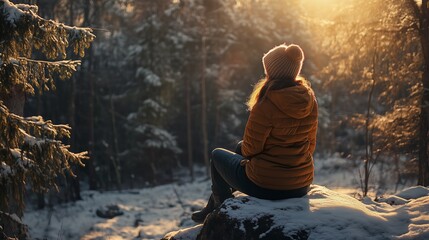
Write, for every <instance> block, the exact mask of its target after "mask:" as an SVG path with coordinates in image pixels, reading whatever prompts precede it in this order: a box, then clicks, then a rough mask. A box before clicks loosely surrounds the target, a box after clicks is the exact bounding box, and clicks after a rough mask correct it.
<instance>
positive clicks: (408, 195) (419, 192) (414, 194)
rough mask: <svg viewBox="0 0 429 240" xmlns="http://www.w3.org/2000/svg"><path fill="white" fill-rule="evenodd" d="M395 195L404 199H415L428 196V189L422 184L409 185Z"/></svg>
mask: <svg viewBox="0 0 429 240" xmlns="http://www.w3.org/2000/svg"><path fill="white" fill-rule="evenodd" d="M395 195H396V196H398V197H401V198H405V199H415V198H420V197H424V196H429V189H428V188H425V187H422V186H415V187H409V188H406V189H404V190H402V191H401V192H399V193H397V194H395Z"/></svg>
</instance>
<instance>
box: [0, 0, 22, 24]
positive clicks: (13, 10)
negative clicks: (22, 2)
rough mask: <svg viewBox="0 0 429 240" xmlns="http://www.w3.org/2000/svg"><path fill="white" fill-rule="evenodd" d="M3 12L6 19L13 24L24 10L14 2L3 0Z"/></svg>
mask: <svg viewBox="0 0 429 240" xmlns="http://www.w3.org/2000/svg"><path fill="white" fill-rule="evenodd" d="M2 2H3V4H4V5H3V14H5V15H6V16H7V17H6V21H8V22H9V23H10V24H12V25H15V23H16V22H17V21H18V20H19V19H20V18H21V16H22V15H23V14H24V11H23V10H21V9H19V8H17V7H16V5H15V4H13V3H11V2H10V1H9V0H3V1H2Z"/></svg>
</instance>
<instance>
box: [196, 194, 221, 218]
mask: <svg viewBox="0 0 429 240" xmlns="http://www.w3.org/2000/svg"><path fill="white" fill-rule="evenodd" d="M219 205H220V204H219ZM219 205H218V207H219ZM215 208H216V207H215V200H214V197H213V194H212V195H210V198H209V201H208V202H207V205H206V207H205V208H203V209H201V210H200V211H197V212H194V213H192V215H191V219H192V220H194V222H197V223H202V222H204V220H205V219H206V217H207V215H209V213H211V212H212V211H213V210H214V209H215Z"/></svg>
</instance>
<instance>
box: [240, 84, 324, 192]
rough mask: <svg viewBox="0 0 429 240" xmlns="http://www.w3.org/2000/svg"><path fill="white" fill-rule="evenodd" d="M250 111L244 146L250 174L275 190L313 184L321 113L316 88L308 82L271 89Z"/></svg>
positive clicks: (257, 182)
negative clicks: (314, 157) (313, 157)
mask: <svg viewBox="0 0 429 240" xmlns="http://www.w3.org/2000/svg"><path fill="white" fill-rule="evenodd" d="M250 114H251V116H250V117H249V121H248V123H247V126H246V130H245V134H244V139H243V146H242V151H243V155H244V156H247V157H249V158H251V161H250V162H248V163H247V164H246V173H247V175H248V177H249V178H250V179H251V180H252V181H253V182H255V183H256V184H257V185H260V186H263V187H266V188H269V189H276V190H289V189H296V188H300V187H304V186H308V185H309V184H311V182H312V180H313V171H314V169H313V159H312V154H313V152H314V148H315V141H316V128H317V115H318V109H317V102H316V98H315V96H314V93H313V91H312V90H311V89H310V88H309V87H308V86H306V85H305V84H299V85H296V86H292V87H287V88H283V89H280V90H271V91H269V92H268V93H267V97H266V99H265V100H264V101H262V102H261V103H260V104H256V105H255V106H254V107H253V109H252V111H251V113H250ZM264 135H266V136H264ZM261 140H263V142H262V141H261Z"/></svg>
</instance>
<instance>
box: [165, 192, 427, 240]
mask: <svg viewBox="0 0 429 240" xmlns="http://www.w3.org/2000/svg"><path fill="white" fill-rule="evenodd" d="M423 189H426V190H429V189H427V188H423ZM419 191H423V190H422V189H420V190H419ZM413 196H415V195H413ZM196 229H199V227H198V226H197V227H196V228H194V229H191V230H189V229H188V230H183V231H179V232H176V233H170V234H168V235H166V237H164V239H170V240H173V239H186V240H188V239H189V240H190V239H198V240H199V239H204V240H210V239H216V240H226V239H228V240H229V239H234V240H237V239H429V196H425V195H423V196H421V197H420V198H417V199H413V200H410V201H405V202H404V204H403V205H400V206H392V205H390V204H388V203H384V202H381V203H379V202H375V201H372V200H370V199H365V200H364V201H359V200H357V199H355V198H353V197H350V196H348V195H345V194H341V193H338V192H335V191H332V190H329V189H327V188H325V187H322V186H318V185H313V186H312V187H311V190H310V192H309V193H308V195H307V196H305V197H303V198H294V199H287V200H279V201H268V200H261V199H257V198H253V197H249V196H246V195H244V194H239V195H238V196H236V198H234V199H229V200H227V201H225V202H224V204H223V205H222V206H221V207H220V208H219V209H217V210H215V211H214V212H213V213H212V214H211V215H209V216H208V217H207V219H206V221H205V222H204V224H203V226H202V228H201V231H200V233H199V234H198V235H197V236H196V237H195V235H196V233H195V232H196Z"/></svg>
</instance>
